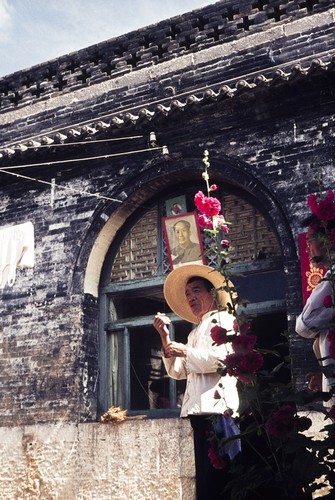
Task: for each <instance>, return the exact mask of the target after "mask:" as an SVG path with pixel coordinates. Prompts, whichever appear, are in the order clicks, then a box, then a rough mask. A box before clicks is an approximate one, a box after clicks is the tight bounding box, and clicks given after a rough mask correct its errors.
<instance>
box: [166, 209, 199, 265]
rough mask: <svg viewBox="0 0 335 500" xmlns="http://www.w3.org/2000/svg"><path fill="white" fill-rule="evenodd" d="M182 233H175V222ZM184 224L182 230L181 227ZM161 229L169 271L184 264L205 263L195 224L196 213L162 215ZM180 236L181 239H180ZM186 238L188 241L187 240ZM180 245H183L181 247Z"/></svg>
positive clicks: (197, 227)
mask: <svg viewBox="0 0 335 500" xmlns="http://www.w3.org/2000/svg"><path fill="white" fill-rule="evenodd" d="M179 222H180V223H181V224H180V225H179V226H177V229H179V231H180V232H182V233H183V235H179V237H178V238H177V235H176V224H177V223H179ZM183 226H184V231H182V228H183ZM163 231H164V237H165V241H166V247H167V252H168V257H169V263H170V268H171V271H173V269H175V268H176V267H179V266H182V265H184V264H206V258H205V256H204V251H203V245H202V239H201V234H200V229H199V226H198V224H197V214H196V213H195V212H186V213H184V214H179V215H173V216H170V217H163ZM180 238H182V241H181V240H180ZM187 239H188V242H187ZM181 245H185V247H182V246H181Z"/></svg>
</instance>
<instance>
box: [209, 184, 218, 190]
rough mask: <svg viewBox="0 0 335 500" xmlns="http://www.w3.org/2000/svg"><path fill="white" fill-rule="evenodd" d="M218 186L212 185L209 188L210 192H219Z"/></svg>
mask: <svg viewBox="0 0 335 500" xmlns="http://www.w3.org/2000/svg"><path fill="white" fill-rule="evenodd" d="M217 188H218V187H217V185H216V184H212V185H211V186H210V188H209V190H210V191H216V190H217Z"/></svg>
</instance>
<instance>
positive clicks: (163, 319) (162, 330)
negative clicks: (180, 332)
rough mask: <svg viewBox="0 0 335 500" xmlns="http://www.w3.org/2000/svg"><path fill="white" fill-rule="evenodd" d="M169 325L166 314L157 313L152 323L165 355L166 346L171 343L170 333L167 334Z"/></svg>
mask: <svg viewBox="0 0 335 500" xmlns="http://www.w3.org/2000/svg"><path fill="white" fill-rule="evenodd" d="M170 323H171V321H170V318H168V316H166V314H164V313H157V314H156V316H155V318H154V322H153V325H154V328H155V329H156V330H157V332H158V333H159V336H160V338H161V342H162V347H163V350H164V353H166V349H167V347H168V345H169V344H170V343H171V340H170V333H169V324H170Z"/></svg>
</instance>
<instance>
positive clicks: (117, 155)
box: [0, 146, 164, 172]
mask: <svg viewBox="0 0 335 500" xmlns="http://www.w3.org/2000/svg"><path fill="white" fill-rule="evenodd" d="M163 148H164V147H163V146H156V147H152V148H146V149H137V150H134V151H126V152H124V153H112V154H106V155H100V156H86V157H84V158H70V159H68V160H56V161H47V162H40V163H25V164H22V165H9V166H6V167H0V172H3V171H5V170H6V171H8V170H15V169H16V168H30V167H42V166H50V165H59V164H61V163H63V164H64V163H78V162H83V161H92V160H101V159H106V158H113V157H119V156H127V155H134V154H138V153H147V152H151V151H157V150H163Z"/></svg>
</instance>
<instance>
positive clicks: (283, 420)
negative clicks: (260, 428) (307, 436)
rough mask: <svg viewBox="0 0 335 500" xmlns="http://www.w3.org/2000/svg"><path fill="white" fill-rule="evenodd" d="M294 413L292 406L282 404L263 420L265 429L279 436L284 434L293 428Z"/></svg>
mask: <svg viewBox="0 0 335 500" xmlns="http://www.w3.org/2000/svg"><path fill="white" fill-rule="evenodd" d="M294 414H295V410H294V408H293V406H290V405H285V406H282V407H281V408H279V410H277V411H274V412H273V413H272V415H271V416H270V418H269V419H268V420H267V421H266V422H265V424H264V427H265V429H266V431H267V432H268V433H269V434H272V435H273V436H276V437H279V438H281V437H284V436H286V435H287V434H288V433H289V432H290V431H291V430H292V429H293V428H294Z"/></svg>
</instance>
